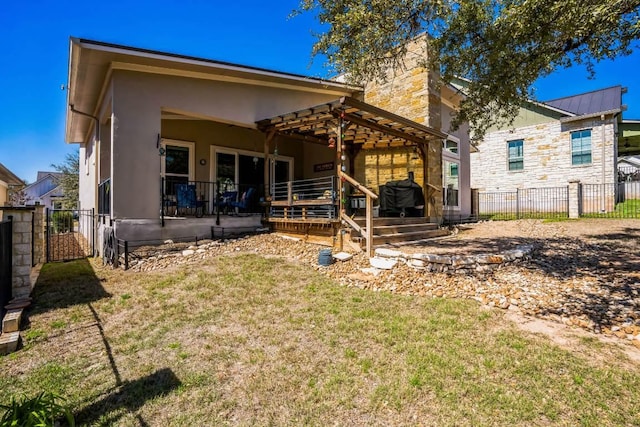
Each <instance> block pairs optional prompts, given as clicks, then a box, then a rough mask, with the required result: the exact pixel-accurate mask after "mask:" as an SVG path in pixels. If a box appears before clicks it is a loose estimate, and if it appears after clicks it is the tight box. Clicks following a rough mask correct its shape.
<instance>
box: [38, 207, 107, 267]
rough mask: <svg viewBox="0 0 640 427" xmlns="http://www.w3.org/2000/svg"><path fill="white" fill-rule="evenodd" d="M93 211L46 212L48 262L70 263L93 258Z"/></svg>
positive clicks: (65, 210)
mask: <svg viewBox="0 0 640 427" xmlns="http://www.w3.org/2000/svg"><path fill="white" fill-rule="evenodd" d="M94 219H95V218H94V210H93V209H85V210H78V209H48V208H47V210H46V212H45V237H46V242H45V245H46V247H45V250H46V259H47V262H52V261H70V260H74V259H81V258H86V257H89V256H93V254H94V253H95V245H94V240H95V239H94V232H95V228H94Z"/></svg>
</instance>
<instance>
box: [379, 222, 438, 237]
mask: <svg viewBox="0 0 640 427" xmlns="http://www.w3.org/2000/svg"><path fill="white" fill-rule="evenodd" d="M437 229H438V224H433V223H425V224H397V225H380V226H378V225H376V226H374V227H373V234H374V235H376V234H396V233H412V232H418V231H430V230H437Z"/></svg>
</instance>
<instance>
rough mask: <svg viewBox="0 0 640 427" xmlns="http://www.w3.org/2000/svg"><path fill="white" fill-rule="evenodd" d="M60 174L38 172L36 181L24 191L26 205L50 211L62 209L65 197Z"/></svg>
mask: <svg viewBox="0 0 640 427" xmlns="http://www.w3.org/2000/svg"><path fill="white" fill-rule="evenodd" d="M61 175H62V174H61V173H60V172H46V171H38V175H37V178H36V181H35V182H33V183H32V184H29V185H27V186H26V187H24V189H23V190H22V192H23V194H24V198H25V202H26V204H29V205H34V204H38V205H42V206H44V207H45V208H48V209H60V208H61V207H62V202H61V199H62V198H63V197H64V193H63V191H62V187H61V186H60V184H59V180H60V177H61Z"/></svg>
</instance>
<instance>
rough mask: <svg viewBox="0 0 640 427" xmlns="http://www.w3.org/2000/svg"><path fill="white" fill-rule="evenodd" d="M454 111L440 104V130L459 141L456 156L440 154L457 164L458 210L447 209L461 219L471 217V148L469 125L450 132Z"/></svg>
mask: <svg viewBox="0 0 640 427" xmlns="http://www.w3.org/2000/svg"><path fill="white" fill-rule="evenodd" d="M453 115H454V110H453V109H452V108H451V107H449V106H448V105H445V104H444V103H443V104H442V115H441V117H442V130H443V131H444V132H446V133H448V134H450V135H453V136H454V137H456V138H458V139H459V140H460V143H459V144H458V155H457V156H456V155H455V154H452V153H449V152H448V151H446V150H444V151H443V153H442V158H443V160H449V161H456V162H459V165H460V167H459V168H458V174H459V192H458V195H459V199H460V200H459V201H460V207H459V208H449V210H450V211H451V213H452V214H453V215H460V216H461V217H462V218H465V217H468V216H469V215H471V170H470V168H469V156H470V152H471V146H470V144H469V125H468V124H467V123H463V124H462V125H461V126H460V127H459V128H458V129H456V130H455V131H452V130H451V129H450V128H451V119H452V117H453Z"/></svg>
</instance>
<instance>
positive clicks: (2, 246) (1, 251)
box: [0, 217, 13, 319]
mask: <svg viewBox="0 0 640 427" xmlns="http://www.w3.org/2000/svg"><path fill="white" fill-rule="evenodd" d="M12 241H13V229H12V222H11V217H9V219H8V220H6V221H2V222H0V319H3V318H4V312H5V309H4V306H5V305H7V304H8V303H9V301H10V300H11V296H12V283H11V268H12V253H13V243H12Z"/></svg>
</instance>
